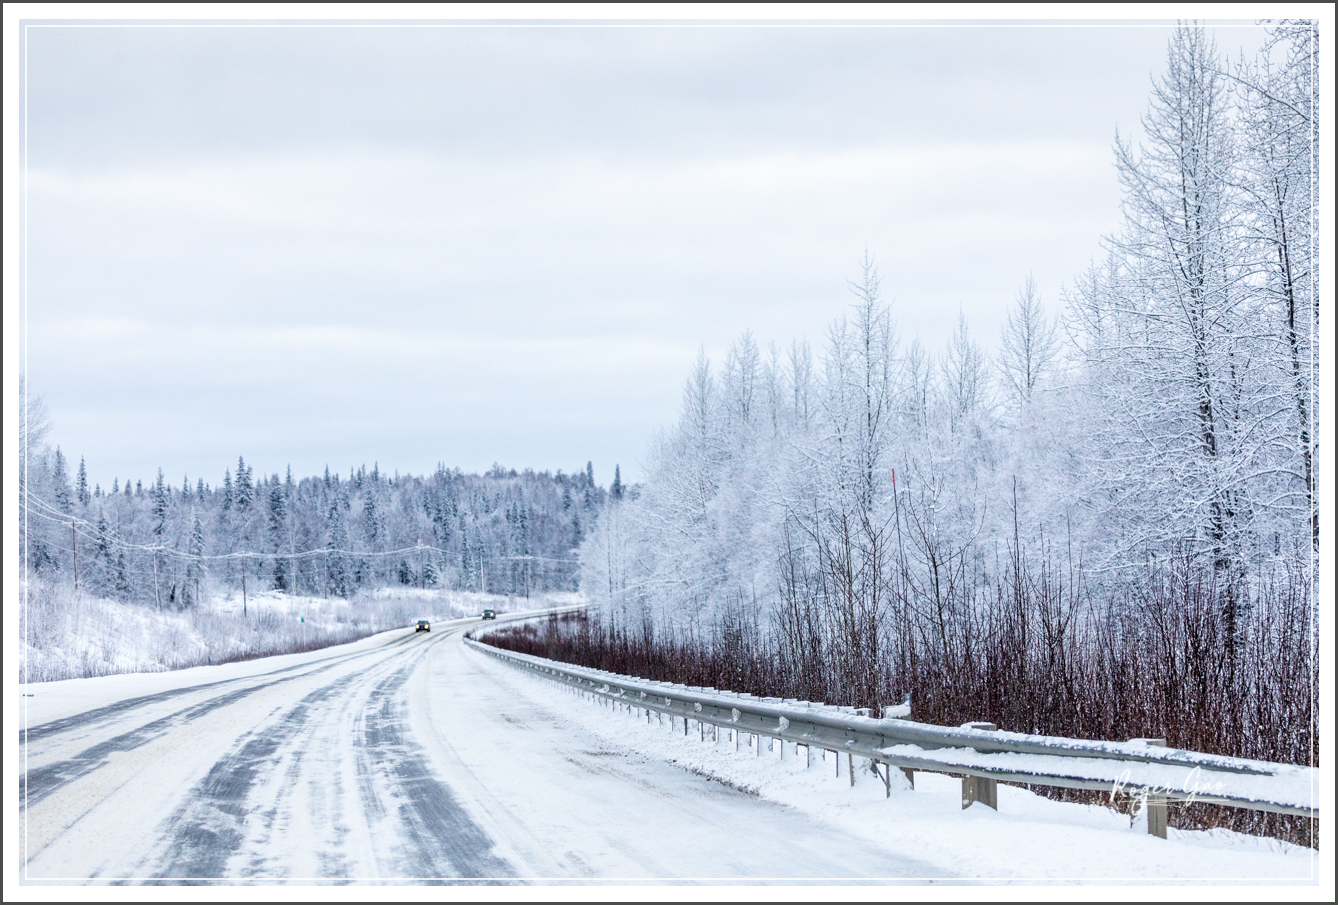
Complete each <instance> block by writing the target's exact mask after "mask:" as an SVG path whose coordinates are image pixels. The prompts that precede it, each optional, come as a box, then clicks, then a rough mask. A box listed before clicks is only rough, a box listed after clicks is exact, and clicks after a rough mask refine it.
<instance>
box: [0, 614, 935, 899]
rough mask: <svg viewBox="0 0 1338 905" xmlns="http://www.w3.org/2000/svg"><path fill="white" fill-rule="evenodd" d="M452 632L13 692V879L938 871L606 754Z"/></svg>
mask: <svg viewBox="0 0 1338 905" xmlns="http://www.w3.org/2000/svg"><path fill="white" fill-rule="evenodd" d="M464 628H465V626H463V625H461V624H458V623H457V624H453V625H451V626H445V625H439V626H438V630H436V631H433V632H432V633H431V634H417V635H416V634H415V633H414V632H413V631H412V630H405V631H401V632H393V633H386V634H383V635H379V636H376V637H375V638H372V639H367V640H366V641H363V642H359V643H358V644H354V645H345V646H343V647H338V648H331V649H327V650H324V651H317V652H314V653H311V654H302V655H294V656H289V657H277V658H268V659H266V660H258V661H251V662H250V663H243V664H230V665H226V666H216V667H204V668H197V669H192V670H185V671H182V672H179V673H167V674H161V673H160V674H154V675H148V676H113V677H107V678H105V679H91V680H76V681H73V682H60V683H50V684H48V685H38V686H28V687H29V688H32V689H34V690H33V692H32V694H33V697H32V698H31V699H30V700H29V701H28V702H27V707H28V714H27V725H28V727H29V728H28V732H27V745H26V747H25V758H26V762H25V768H26V769H25V774H24V776H25V780H24V783H23V785H22V786H21V789H20V794H21V795H23V794H25V792H26V810H25V812H24V818H25V819H24V820H23V826H24V832H25V837H24V840H23V842H24V846H25V849H24V850H25V855H24V859H25V861H24V866H23V867H24V869H23V879H24V881H26V882H34V881H37V882H40V881H43V880H47V881H56V882H59V881H62V880H64V881H66V882H68V881H70V880H75V881H80V880H87V879H90V878H97V879H101V880H130V881H155V880H156V881H160V882H161V881H170V880H186V881H190V880H197V881H198V880H201V879H207V878H229V879H244V878H254V879H288V880H293V881H303V880H312V879H327V880H355V881H387V880H413V879H419V880H429V881H430V880H437V879H467V878H482V879H486V880H498V881H504V882H527V881H528V882H533V881H538V882H544V881H547V880H576V881H590V880H595V879H665V878H684V879H700V880H706V881H710V880H713V879H729V878H737V879H745V880H753V881H756V880H763V879H804V878H814V879H816V878H828V879H838V880H846V881H858V880H862V879H863V880H875V879H879V878H885V879H895V878H916V877H938V878H942V877H943V876H944V871H943V868H942V866H941V865H939V866H934V865H931V864H928V863H925V862H922V861H918V860H916V859H914V858H912V857H903V856H898V855H896V854H893V853H891V852H889V851H888V850H887V849H886V848H883V847H879V846H876V845H874V844H873V843H871V842H870V841H868V840H866V839H861V838H858V837H856V836H853V835H851V836H848V835H846V834H844V833H843V832H841V831H840V830H839V829H834V828H832V827H830V826H824V827H822V828H821V829H819V828H817V827H815V825H814V824H813V823H812V822H811V821H810V820H809V819H808V818H806V817H804V816H803V815H802V814H801V813H799V812H797V811H795V810H793V809H790V808H787V807H783V806H781V805H778V804H775V803H771V802H768V801H765V800H761V799H759V798H756V797H753V796H750V795H748V794H745V793H744V792H740V791H736V790H734V789H732V788H730V787H728V786H726V785H724V784H722V783H719V782H715V781H711V780H709V779H706V778H704V777H702V776H699V775H696V774H694V773H692V772H689V771H687V770H684V769H682V768H681V767H678V766H675V765H673V764H670V763H665V762H663V761H662V760H657V759H651V758H645V757H642V756H639V755H637V754H635V753H632V752H631V751H630V750H626V749H619V750H611V749H609V747H608V746H606V745H605V744H604V743H602V742H601V741H599V740H598V738H597V737H595V736H594V735H591V734H589V733H588V732H586V731H584V730H582V729H581V728H580V727H579V725H577V724H576V723H575V722H574V721H572V720H570V719H568V718H566V717H565V716H564V712H563V711H562V708H561V706H558V707H554V704H553V698H552V695H551V694H545V693H543V692H542V691H541V690H540V689H539V688H536V685H537V683H536V682H535V680H533V679H531V678H528V677H525V676H523V675H520V674H517V673H515V672H514V671H511V670H508V669H507V668H506V667H504V666H501V665H500V664H497V663H495V662H492V661H491V660H490V659H489V658H486V657H484V656H483V655H481V654H478V653H476V652H473V651H470V650H467V649H466V648H465V646H464V645H463V643H462V641H461V637H462V633H463V631H464ZM572 706H573V707H575V706H578V705H577V704H576V703H575V702H574V701H573V703H572Z"/></svg>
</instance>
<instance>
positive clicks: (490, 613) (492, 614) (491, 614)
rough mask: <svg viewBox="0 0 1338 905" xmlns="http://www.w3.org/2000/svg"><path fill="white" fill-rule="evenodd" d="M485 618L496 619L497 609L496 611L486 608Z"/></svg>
mask: <svg viewBox="0 0 1338 905" xmlns="http://www.w3.org/2000/svg"><path fill="white" fill-rule="evenodd" d="M483 618H484V619H496V618H497V611H496V610H484V611H483Z"/></svg>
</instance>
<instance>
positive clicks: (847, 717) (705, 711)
mask: <svg viewBox="0 0 1338 905" xmlns="http://www.w3.org/2000/svg"><path fill="white" fill-rule="evenodd" d="M579 608H580V607H572V608H570V609H571V610H575V609H579ZM520 618H524V617H520ZM529 618H533V617H529ZM484 628H485V627H480V628H476V629H474V630H472V631H470V632H467V633H466V635H465V640H466V643H467V644H469V645H470V646H472V647H473V648H474V649H476V650H479V651H482V652H484V653H487V654H489V655H491V656H493V657H496V658H497V659H499V660H502V661H504V662H507V663H509V664H511V665H513V666H517V667H520V668H523V669H526V670H529V671H532V672H535V673H537V674H539V675H541V676H543V677H545V678H547V679H550V680H552V681H555V682H558V683H560V684H564V685H567V686H570V687H573V688H577V689H579V690H581V691H583V692H586V693H588V694H591V695H593V696H596V697H601V698H605V699H607V700H611V701H617V702H620V703H621V704H624V705H626V706H628V707H631V708H635V709H638V710H641V711H644V712H645V713H646V714H647V718H648V719H649V714H651V713H660V714H664V715H667V716H669V717H670V718H671V719H681V720H683V731H684V733H687V732H688V729H689V723H690V722H695V723H697V725H698V728H699V731H700V732H701V733H702V735H703V737H705V727H706V726H713V727H717V731H718V728H725V729H730V730H733V731H734V732H735V733H743V734H752V735H754V736H757V737H758V738H759V739H760V738H764V737H765V738H772V739H781V740H782V741H784V742H790V743H792V744H794V745H796V746H804V747H805V748H806V749H807V751H806V754H807V755H808V757H809V758H810V761H811V758H812V749H813V748H814V747H816V748H818V749H826V750H829V751H835V752H844V753H845V754H846V755H847V769H848V772H849V775H850V779H851V784H852V785H853V784H854V779H855V762H854V759H855V758H856V757H858V758H862V759H865V760H867V761H869V764H868V765H867V766H868V768H869V769H871V770H872V771H873V772H879V771H878V765H879V764H882V765H884V767H885V769H884V770H883V771H882V772H880V773H879V775H880V777H881V778H882V779H883V781H884V783H885V785H886V786H887V790H888V794H890V793H891V774H890V768H891V767H899V768H901V769H902V770H903V771H904V772H905V773H906V774H907V776H908V778H911V779H912V782H913V773H914V771H917V770H918V771H924V772H934V773H947V774H952V775H956V776H961V777H962V780H963V782H962V806H963V807H967V806H969V805H970V804H972V803H973V802H975V801H981V802H983V803H985V804H987V805H989V806H990V807H994V808H997V783H998V782H999V781H1001V780H1002V781H1005V782H1014V783H1027V784H1030V785H1040V786H1057V787H1061V788H1069V789H1091V790H1097V791H1104V792H1110V793H1112V795H1113V793H1115V792H1124V793H1126V794H1130V795H1133V796H1135V797H1137V798H1141V799H1142V800H1143V801H1144V802H1145V806H1146V807H1147V809H1148V818H1149V819H1148V831H1149V832H1150V833H1153V834H1155V835H1158V836H1161V837H1162V838H1165V836H1166V823H1165V807H1166V801H1167V800H1168V799H1177V800H1184V801H1200V802H1207V803H1213V804H1220V805H1226V806H1230V807H1237V808H1247V809H1251V810H1257V811H1271V812H1274V813H1279V814H1295V815H1300V816H1303V817H1310V818H1318V816H1319V807H1318V805H1317V804H1316V802H1317V800H1318V795H1319V777H1318V771H1317V770H1315V769H1314V768H1311V767H1299V766H1293V765H1290V764H1275V763H1269V762H1265V761H1254V760H1246V759H1243V758H1232V757H1221V756H1217V755H1211V754H1202V753H1199V752H1195V751H1183V750H1178V749H1169V748H1165V747H1160V746H1162V745H1164V742H1162V741H1161V740H1159V739H1134V740H1131V741H1128V742H1101V741H1089V740H1083V739H1068V738H1058V737H1052V736H1037V735H1027V734H1024V733H1017V732H1000V731H997V730H995V729H994V727H993V726H992V725H991V724H988V723H977V724H967V725H965V726H963V727H960V728H953V727H946V726H935V725H931V724H928V723H917V722H913V721H911V720H909V719H895V718H892V719H879V718H874V717H872V716H871V715H870V714H869V713H868V712H867V711H863V710H858V709H856V708H853V707H836V706H832V705H827V704H817V703H811V702H805V701H799V700H791V699H781V698H758V697H754V696H753V695H749V694H741V693H738V692H730V691H720V690H717V689H714V688H698V687H691V686H685V685H675V684H673V683H669V682H656V681H651V680H647V679H639V678H636V677H633V676H624V675H618V674H616V673H609V672H605V671H603V670H597V669H589V668H585V667H580V666H572V665H570V664H566V663H559V662H557V661H554V660H546V659H544V658H542V657H534V656H530V655H528V654H521V653H516V652H514V651H508V650H502V649H500V648H496V647H493V646H491V645H487V644H483V643H481V642H479V641H477V640H476V639H475V637H474V636H475V635H479V634H481V633H482V629H484ZM487 628H491V626H490V627H487ZM675 725H676V724H675ZM783 750H784V748H783V746H782V752H783ZM758 751H759V754H760V752H761V749H760V748H759V749H758ZM837 769H838V771H839V769H840V767H839V761H838V767H837Z"/></svg>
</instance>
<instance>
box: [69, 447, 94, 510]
mask: <svg viewBox="0 0 1338 905" xmlns="http://www.w3.org/2000/svg"><path fill="white" fill-rule="evenodd" d="M74 495H75V498H76V499H78V500H79V502H80V504H82V505H84V506H87V505H88V504H89V503H91V502H92V501H93V497H92V495H90V494H89V492H88V470H87V469H86V468H84V457H83V456H80V457H79V475H78V477H77V478H75V481H74Z"/></svg>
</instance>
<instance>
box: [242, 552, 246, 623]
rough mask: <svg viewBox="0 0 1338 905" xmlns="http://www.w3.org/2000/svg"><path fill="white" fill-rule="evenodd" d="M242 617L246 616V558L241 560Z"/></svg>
mask: <svg viewBox="0 0 1338 905" xmlns="http://www.w3.org/2000/svg"><path fill="white" fill-rule="evenodd" d="M242 618H243V619H245V618H246V560H244V559H243V560H242Z"/></svg>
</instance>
